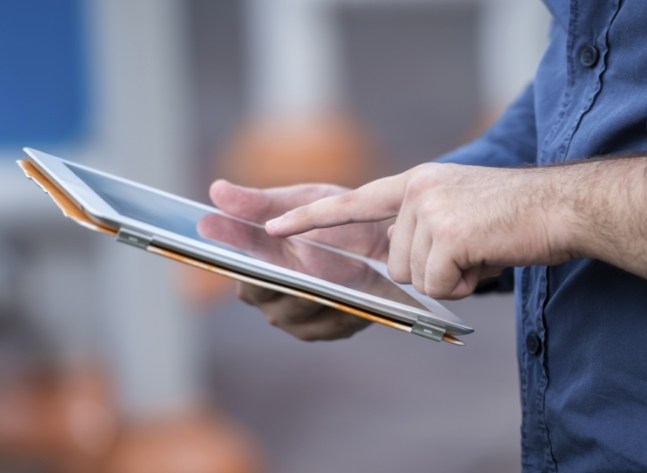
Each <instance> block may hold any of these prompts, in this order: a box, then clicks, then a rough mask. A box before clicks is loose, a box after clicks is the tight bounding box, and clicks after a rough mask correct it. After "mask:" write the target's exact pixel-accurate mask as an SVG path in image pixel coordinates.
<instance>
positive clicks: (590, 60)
mask: <svg viewBox="0 0 647 473" xmlns="http://www.w3.org/2000/svg"><path fill="white" fill-rule="evenodd" d="M598 57H600V52H599V51H598V48H596V47H595V46H593V45H592V44H585V45H584V46H582V48H581V49H580V64H582V65H583V66H584V67H593V66H595V64H596V63H597V62H598Z"/></svg>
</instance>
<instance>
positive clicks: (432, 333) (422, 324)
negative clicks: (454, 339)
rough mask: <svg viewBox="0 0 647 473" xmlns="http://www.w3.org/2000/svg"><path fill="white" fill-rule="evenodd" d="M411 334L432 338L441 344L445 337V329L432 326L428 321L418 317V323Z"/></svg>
mask: <svg viewBox="0 0 647 473" xmlns="http://www.w3.org/2000/svg"><path fill="white" fill-rule="evenodd" d="M411 332H412V333H415V334H416V335H420V336H421V337H425V338H431V339H432V340H435V341H437V342H440V341H441V340H442V338H443V335H445V329H443V328H440V327H438V326H437V325H434V324H432V323H431V322H430V321H429V320H428V319H426V318H423V317H418V321H417V322H416V323H415V324H414V325H413V327H412V328H411Z"/></svg>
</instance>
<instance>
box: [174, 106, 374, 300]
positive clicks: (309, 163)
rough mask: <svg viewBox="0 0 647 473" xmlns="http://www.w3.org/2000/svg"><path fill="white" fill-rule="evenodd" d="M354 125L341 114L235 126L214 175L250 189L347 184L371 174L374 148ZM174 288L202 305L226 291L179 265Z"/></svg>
mask: <svg viewBox="0 0 647 473" xmlns="http://www.w3.org/2000/svg"><path fill="white" fill-rule="evenodd" d="M369 142H370V140H369V139H367V138H366V135H365V133H364V131H363V130H362V128H361V127H360V126H359V124H357V123H355V122H354V121H353V120H352V119H350V118H348V117H344V116H342V115H337V116H335V115H328V116H319V117H316V118H311V119H309V120H298V121H297V120H295V121H287V120H284V121H281V120H277V121H267V120H266V121H257V122H252V123H250V124H249V125H248V126H245V127H243V128H241V130H240V131H239V132H238V133H236V134H235V135H234V137H233V139H232V141H231V143H230V145H229V146H228V147H227V148H226V151H225V152H224V153H223V154H222V155H221V156H219V157H218V158H217V159H215V166H214V177H215V178H225V179H228V180H230V181H232V182H234V183H237V184H241V185H245V186H251V187H260V188H264V187H274V186H285V185H290V184H298V183H303V182H326V183H334V184H339V185H342V186H347V187H357V186H358V185H360V184H362V183H364V182H367V181H369V180H371V179H372V178H374V177H376V173H377V169H376V167H377V166H376V164H375V159H374V158H375V152H374V150H373V149H372V147H371V146H370V144H369ZM179 280H180V286H181V287H182V289H183V291H184V293H185V294H186V295H187V296H188V297H189V299H191V300H192V301H193V302H195V303H197V304H198V305H200V306H202V307H208V306H209V305H210V304H212V303H213V302H214V300H217V299H219V298H221V297H223V296H225V295H227V294H229V293H230V292H231V289H232V288H233V283H232V282H231V281H230V280H229V279H227V278H223V277H222V276H218V275H215V274H211V273H208V272H206V271H201V270H197V269H195V268H190V267H183V268H182V269H181V270H180V273H179Z"/></svg>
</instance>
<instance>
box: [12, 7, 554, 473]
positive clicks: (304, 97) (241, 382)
mask: <svg viewBox="0 0 647 473" xmlns="http://www.w3.org/2000/svg"><path fill="white" fill-rule="evenodd" d="M547 23H548V20H547V14H546V12H545V11H544V10H543V7H542V6H541V5H540V2H539V1H538V0H525V1H519V0H460V1H459V0H2V2H0V471H2V472H8V473H15V472H34V473H36V472H38V473H40V472H61V473H84V472H97V471H104V472H120V473H130V472H134V473H142V472H143V473H145V472H151V471H155V472H169V473H172V472H183V473H186V472H189V473H193V472H195V473H201V472H204V473H212V472H213V473H220V472H223V473H234V472H236V473H238V472H240V473H247V472H249V473H251V472H264V473H303V472H308V473H329V472H332V471H371V472H373V473H392V472H393V471H407V472H412V473H415V472H421V473H422V472H429V471H438V472H443V473H463V472H474V471H479V472H481V473H487V472H492V473H505V472H514V471H518V470H519V438H518V437H519V421H520V415H519V405H518V393H517V389H518V388H517V379H516V364H515V351H514V320H513V310H512V301H511V297H510V296H507V295H490V296H482V297H471V298H469V299H467V300H464V301H460V302H453V303H451V304H447V305H448V306H449V308H450V309H451V310H453V311H454V312H455V313H456V314H458V315H459V316H461V317H462V318H464V319H465V320H466V321H467V322H468V323H469V324H470V325H472V326H473V327H475V328H476V333H475V334H474V335H470V336H469V337H466V339H465V342H466V343H467V346H466V347H463V348H455V347H451V346H449V345H446V346H445V345H441V344H435V343H432V342H429V341H427V340H424V339H422V338H417V337H413V336H406V335H403V334H399V333H396V332H394V331H392V330H389V329H386V328H382V327H371V328H369V329H368V330H366V331H364V332H362V333H360V334H358V335H356V336H355V337H354V338H353V339H352V340H350V341H339V342H329V343H314V344H313V343H304V342H300V341H298V340H294V339H292V338H290V337H289V336H288V335H286V334H283V333H282V332H280V331H278V330H277V329H275V328H273V327H270V326H268V325H267V324H266V323H265V322H264V320H263V318H262V317H261V316H260V314H259V313H257V312H256V311H255V310H254V309H252V308H250V307H247V306H244V305H243V304H241V303H240V302H239V301H238V300H237V299H236V297H235V293H234V286H233V285H232V284H231V283H229V282H228V281H225V280H222V279H219V278H217V277H214V276H212V275H210V274H207V273H202V272H199V271H193V270H189V269H187V268H183V267H180V266H179V265H177V264H174V263H171V262H168V261H164V260H163V259H161V258H156V257H154V256H150V255H147V254H145V253H144V252H142V251H139V250H136V249H132V248H129V247H126V246H122V245H116V244H115V242H114V241H112V240H111V239H110V238H107V237H104V236H100V235H98V234H94V233H92V232H88V231H85V230H83V229H81V228H80V227H78V226H77V225H75V224H74V223H71V222H70V221H68V220H66V219H64V218H62V216H61V215H60V213H59V211H58V210H57V209H56V208H55V206H54V205H53V204H52V202H51V201H50V200H49V199H48V198H46V196H44V195H43V194H42V193H41V192H40V191H38V190H37V189H36V187H35V186H34V184H33V183H30V182H29V181H27V180H26V179H24V177H23V176H22V175H21V172H20V171H19V169H18V168H17V167H16V166H15V164H14V161H15V160H16V159H20V157H21V154H22V153H21V148H22V147H23V146H30V147H36V148H40V149H42V150H44V151H47V152H49V153H53V154H57V155H59V156H61V157H64V158H67V159H70V160H73V161H78V162H80V163H83V164H87V165H90V166H96V167H98V168H100V169H103V170H106V171H108V172H112V173H117V174H121V175H123V176H126V177H128V178H131V179H134V180H138V181H140V182H144V183H146V184H149V185H153V186H156V187H159V188H162V189H164V190H168V191H171V192H176V193H179V194H181V195H185V196H187V197H190V198H194V199H198V200H200V201H204V202H207V201H208V194H207V192H208V186H209V183H210V182H211V181H212V180H214V179H215V178H217V177H226V178H229V179H231V180H234V181H236V182H240V183H244V184H249V185H255V186H273V185H283V184H290V183H295V182H302V181H330V182H337V183H340V184H343V185H347V186H356V185H359V184H361V183H363V182H366V181H368V180H370V179H374V178H376V177H379V176H382V175H387V174H393V173H396V172H399V171H402V170H404V169H406V168H408V167H411V166H413V165H415V164H417V163H419V162H423V161H427V160H431V159H433V158H434V157H436V156H438V155H440V154H442V153H444V152H446V151H448V150H451V149H452V148H454V147H456V146H458V145H460V144H462V143H464V142H466V141H468V140H469V139H470V138H472V137H474V136H477V135H478V133H479V132H480V131H481V130H483V129H484V128H485V127H486V126H487V124H488V123H490V122H491V121H492V120H493V119H494V118H495V117H496V116H497V115H498V114H499V113H500V112H501V110H502V109H503V108H504V107H505V105H506V103H508V102H509V101H510V100H512V99H513V98H514V96H515V94H516V93H518V92H519V91H520V90H521V88H522V87H523V85H524V84H525V83H526V82H527V81H528V80H529V78H530V77H532V74H533V70H534V67H535V64H536V62H537V60H538V58H539V57H540V55H541V52H542V49H543V46H544V42H545V38H546V31H547Z"/></svg>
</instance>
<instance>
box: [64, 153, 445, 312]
mask: <svg viewBox="0 0 647 473" xmlns="http://www.w3.org/2000/svg"><path fill="white" fill-rule="evenodd" d="M66 165H67V167H68V168H69V169H70V170H71V171H72V172H73V173H74V174H75V175H76V176H77V177H78V178H79V179H81V180H82V181H83V182H84V183H86V184H87V185H88V186H89V187H90V188H92V190H93V191H94V192H95V193H96V194H98V195H99V196H100V197H101V198H102V199H103V200H104V201H105V202H106V203H107V204H108V205H109V206H110V207H112V208H113V209H114V210H115V211H116V212H117V213H119V214H121V215H123V216H125V217H128V218H130V219H133V220H137V221H141V222H143V223H146V224H148V225H151V226H154V227H157V228H159V229H163V230H166V231H167V232H171V233H175V234H178V235H181V236H183V237H186V238H189V239H192V240H197V241H200V242H203V243H207V244H209V245H212V246H216V247H218V248H223V249H226V250H228V251H233V252H236V253H238V254H242V255H246V256H249V257H252V258H255V259H258V260H261V261H263V262H265V263H270V264H273V265H276V266H280V267H281V268H285V269H290V270H295V271H299V272H301V273H304V274H307V275H309V276H313V277H316V278H318V279H322V280H324V281H327V282H330V283H333V284H337V285H341V286H344V287H347V288H350V289H355V290H357V291H361V292H365V293H368V294H371V295H373V296H376V297H380V298H384V299H389V300H392V301H395V302H399V303H401V304H405V305H409V306H413V307H415V308H418V309H422V310H425V311H426V310H429V307H425V306H424V305H422V304H421V303H419V302H418V301H416V300H415V299H414V298H412V297H411V296H409V295H408V294H407V293H406V292H404V291H403V290H402V289H401V288H400V287H399V286H398V285H397V284H395V283H393V282H392V281H391V280H390V279H387V278H385V277H384V276H382V275H381V274H380V273H379V272H378V271H376V270H375V269H373V268H371V266H369V265H368V264H366V263H365V262H364V261H363V260H362V259H360V258H354V257H352V256H349V255H347V254H344V253H340V252H336V251H334V250H332V249H328V248H325V247H321V246H319V245H317V244H310V243H309V242H307V241H306V240H304V239H301V238H275V237H270V236H269V235H268V234H267V233H266V232H265V230H264V228H263V227H262V226H261V225H257V224H253V223H250V222H247V221H243V220H240V219H237V218H234V217H231V216H229V215H226V214H223V213H220V211H218V210H215V209H214V210H213V211H209V210H207V209H205V208H203V207H201V206H199V205H193V204H191V203H189V202H185V201H182V200H178V199H175V198H172V197H169V196H167V195H164V194H160V193H157V192H154V191H151V190H148V189H145V188H142V187H138V186H135V185H131V184H128V183H126V182H122V181H119V180H116V179H111V178H109V177H106V176H103V175H101V174H97V173H94V172H92V171H89V170H86V169H83V168H80V167H76V166H74V165H70V164H66ZM204 233H208V235H209V238H206V237H205V236H204ZM430 303H433V301H431V300H430ZM443 315H449V314H443Z"/></svg>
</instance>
